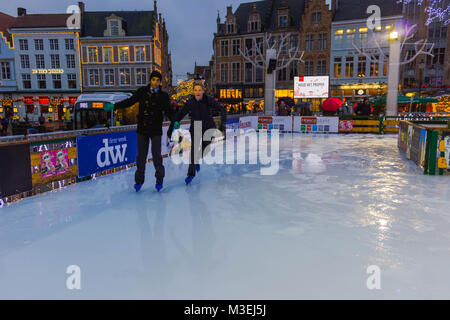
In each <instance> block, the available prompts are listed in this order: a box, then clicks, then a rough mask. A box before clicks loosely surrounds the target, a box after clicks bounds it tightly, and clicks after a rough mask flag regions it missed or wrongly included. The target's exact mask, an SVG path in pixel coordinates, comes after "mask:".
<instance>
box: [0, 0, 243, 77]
mask: <svg viewBox="0 0 450 320" xmlns="http://www.w3.org/2000/svg"><path fill="white" fill-rule="evenodd" d="M244 2H250V1H243V0H226V1H224V0H189V1H186V0H159V1H158V2H157V3H158V11H159V12H160V13H162V14H163V16H164V17H165V19H166V24H167V28H168V32H169V37H170V40H169V49H170V50H171V52H172V63H173V74H174V81H176V80H177V79H178V78H179V77H185V76H186V73H187V72H193V70H194V64H195V62H197V64H199V65H207V64H208V62H209V60H210V59H211V56H212V54H213V49H212V40H213V33H214V32H215V31H216V18H217V10H220V16H221V18H222V22H223V19H224V16H225V14H226V7H227V6H228V5H232V6H233V11H235V10H236V8H237V7H238V6H239V4H240V3H244ZM76 3H78V1H73V0H20V1H4V2H3V3H2V5H1V9H0V11H2V12H4V13H6V14H9V15H12V16H17V7H23V8H26V9H27V13H65V12H66V9H67V7H68V6H70V5H73V4H76ZM84 3H85V5H86V11H103V10H104V11H109V10H111V11H112V10H153V0H147V1H144V0H125V1H124V0H109V1H94V0H85V1H84Z"/></svg>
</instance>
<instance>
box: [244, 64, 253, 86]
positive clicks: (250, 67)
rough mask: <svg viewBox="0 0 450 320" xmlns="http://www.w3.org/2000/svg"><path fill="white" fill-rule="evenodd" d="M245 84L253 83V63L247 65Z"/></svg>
mask: <svg viewBox="0 0 450 320" xmlns="http://www.w3.org/2000/svg"><path fill="white" fill-rule="evenodd" d="M245 82H247V83H251V82H253V65H252V64H251V63H246V64H245Z"/></svg>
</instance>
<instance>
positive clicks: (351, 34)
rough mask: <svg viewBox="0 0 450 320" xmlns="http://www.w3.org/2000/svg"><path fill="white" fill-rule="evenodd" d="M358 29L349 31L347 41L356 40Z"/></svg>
mask: <svg viewBox="0 0 450 320" xmlns="http://www.w3.org/2000/svg"><path fill="white" fill-rule="evenodd" d="M355 33H356V29H347V39H355Z"/></svg>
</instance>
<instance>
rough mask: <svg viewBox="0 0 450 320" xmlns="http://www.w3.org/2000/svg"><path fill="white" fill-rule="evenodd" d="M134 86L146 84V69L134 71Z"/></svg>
mask: <svg viewBox="0 0 450 320" xmlns="http://www.w3.org/2000/svg"><path fill="white" fill-rule="evenodd" d="M136 84H137V85H146V84H147V69H144V68H140V69H136Z"/></svg>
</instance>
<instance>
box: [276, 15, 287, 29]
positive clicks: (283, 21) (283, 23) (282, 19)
mask: <svg viewBox="0 0 450 320" xmlns="http://www.w3.org/2000/svg"><path fill="white" fill-rule="evenodd" d="M278 26H279V27H280V28H283V27H287V26H288V16H286V15H282V16H279V17H278Z"/></svg>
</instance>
